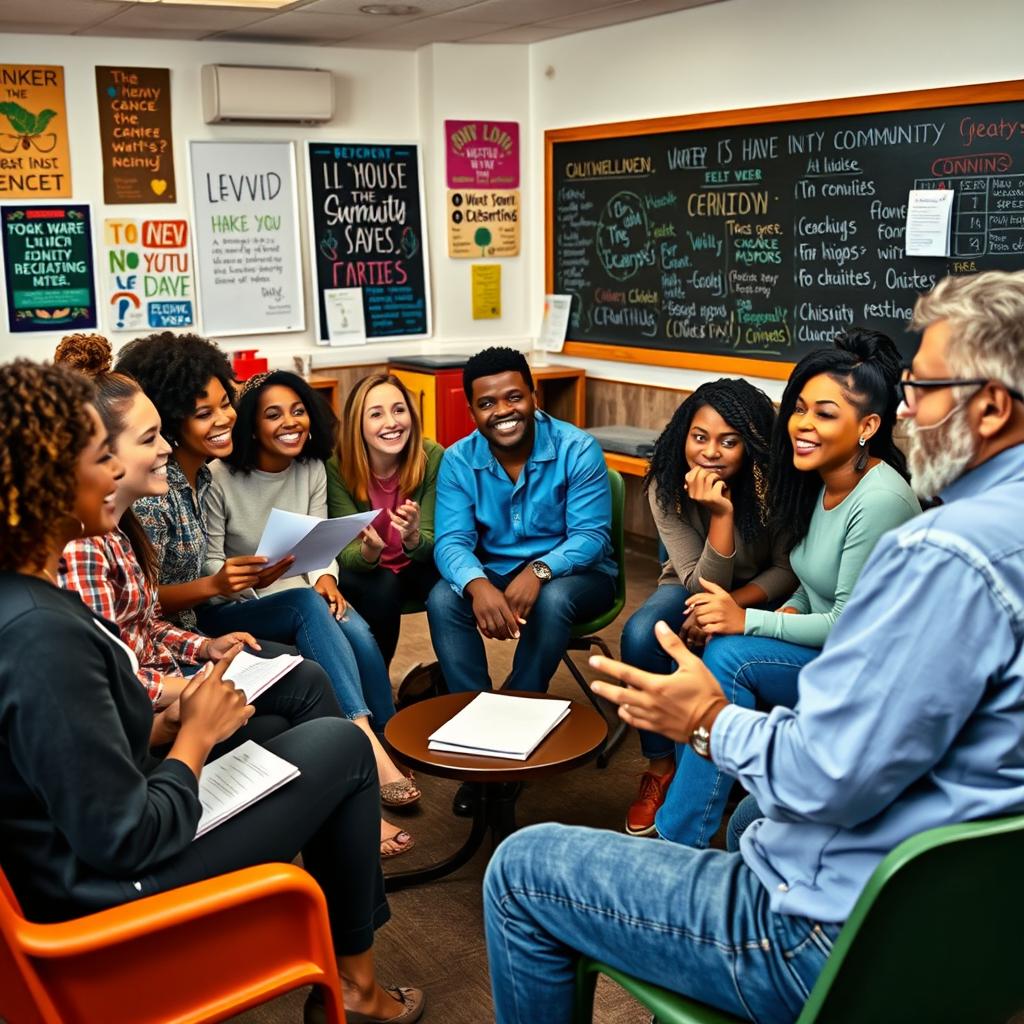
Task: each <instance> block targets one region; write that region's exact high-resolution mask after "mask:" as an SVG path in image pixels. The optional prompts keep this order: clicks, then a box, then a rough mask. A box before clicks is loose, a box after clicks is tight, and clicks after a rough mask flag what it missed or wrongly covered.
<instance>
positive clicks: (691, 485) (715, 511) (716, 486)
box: [683, 466, 732, 516]
mask: <svg viewBox="0 0 1024 1024" xmlns="http://www.w3.org/2000/svg"><path fill="white" fill-rule="evenodd" d="M683 486H684V487H685V489H686V493H687V496H688V497H689V498H690V500H691V501H695V502H697V504H698V505H703V506H704V508H706V509H707V510H708V511H709V512H710V513H711V514H712V515H713V516H714V515H718V516H722V515H732V498H731V496H730V494H729V485H728V484H727V483H726V482H725V481H724V480H723V479H722V478H721V476H719V475H718V473H715V472H713V471H712V470H710V469H703V468H702V467H701V466H694V467H693V469H691V470H690V472H689V473H687V474H686V476H685V477H683Z"/></svg>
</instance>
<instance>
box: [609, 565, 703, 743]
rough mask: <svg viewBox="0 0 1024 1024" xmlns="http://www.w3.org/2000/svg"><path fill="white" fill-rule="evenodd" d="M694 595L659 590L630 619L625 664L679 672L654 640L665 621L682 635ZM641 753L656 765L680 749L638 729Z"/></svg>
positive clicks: (624, 632) (674, 589)
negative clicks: (657, 626)
mask: <svg viewBox="0 0 1024 1024" xmlns="http://www.w3.org/2000/svg"><path fill="white" fill-rule="evenodd" d="M689 596H690V592H689V591H688V590H687V589H686V587H683V586H676V585H673V584H670V583H666V584H665V585H664V586H661V587H656V588H655V590H654V593H653V594H651V596H650V597H649V598H647V600H646V601H644V603H643V604H642V605H641V606H640V607H639V608H638V609H637V610H636V611H635V612H633V614H632V615H631V616H630V617H629V621H628V622H627V623H626V625H625V627H624V629H623V630H622V641H621V645H622V646H621V650H622V660H623V661H624V662H626V664H627V665H635V666H636V667H637V668H642V669H644V671H646V672H657V673H659V674H661V675H667V674H668V673H669V672H674V671H675V669H676V666H675V662H673V661H672V659H671V658H670V657H669V656H668V655H667V654H666V653H665V652H664V651H663V650H662V649H661V644H659V643H658V641H657V639H656V638H655V636H654V625H655V623H656V622H657V621H658V620H659V619H663V620H664V621H665V622H666V623H667V624H668V627H669V628H670V629H671V630H673V632H676V633H678V632H679V628H680V627H681V626H682V624H683V619H684V618H685V617H686V599H687V598H688V597H689ZM637 732H638V733H639V735H640V750H641V751H642V752H643V755H644V757H646V758H647V759H648V760H649V761H653V760H654V758H656V757H671V756H672V754H673V753H674V752H675V749H676V746H675V744H674V743H673V742H672V740H670V739H669V738H668V737H667V736H662V735H661V734H660V733H656V732H648V731H647V730H646V729H637Z"/></svg>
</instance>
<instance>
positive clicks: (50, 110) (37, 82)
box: [0, 64, 71, 199]
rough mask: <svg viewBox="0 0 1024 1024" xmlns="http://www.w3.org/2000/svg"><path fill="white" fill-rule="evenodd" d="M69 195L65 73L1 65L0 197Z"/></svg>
mask: <svg viewBox="0 0 1024 1024" xmlns="http://www.w3.org/2000/svg"><path fill="white" fill-rule="evenodd" d="M70 195H71V152H70V148H69V146H68V115H67V107H66V106H65V104H64V69H63V68H62V67H55V66H53V65H48V64H0V199H59V198H62V197H66V196H70Z"/></svg>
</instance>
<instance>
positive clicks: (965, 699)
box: [711, 445, 1024, 921]
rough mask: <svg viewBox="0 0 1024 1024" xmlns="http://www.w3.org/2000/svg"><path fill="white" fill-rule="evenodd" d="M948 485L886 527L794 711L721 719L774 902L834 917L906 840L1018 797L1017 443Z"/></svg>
mask: <svg viewBox="0 0 1024 1024" xmlns="http://www.w3.org/2000/svg"><path fill="white" fill-rule="evenodd" d="M942 499H943V505H942V506H940V507H938V508H935V509H931V510H930V511H928V512H925V513H923V514H922V515H920V516H918V517H916V518H915V519H911V520H910V521H909V522H907V523H906V524H904V525H903V526H901V527H898V528H897V529H895V530H892V531H891V532H889V533H887V534H886V535H885V536H884V537H883V538H882V539H881V540H880V541H879V542H878V545H877V547H876V548H875V550H874V552H873V554H872V555H871V558H870V559H869V560H868V563H867V565H866V566H865V567H864V570H863V572H862V573H861V576H860V578H859V579H858V581H857V584H856V586H855V587H854V590H853V594H852V596H851V598H850V601H849V603H848V604H847V605H846V608H845V609H844V611H843V614H842V615H841V616H840V617H839V620H838V622H837V623H836V625H835V627H834V628H833V630H832V632H831V633H830V634H829V638H828V640H827V641H826V643H825V647H824V649H823V650H822V653H821V655H820V656H819V657H818V658H816V659H815V660H814V661H812V662H811V663H810V664H808V665H807V666H806V667H805V668H804V669H803V670H802V671H801V673H800V684H799V686H800V696H799V701H798V703H797V705H796V707H795V708H793V709H792V710H791V709H789V708H782V707H778V708H775V709H773V710H772V711H771V712H770V713H768V714H764V713H763V712H757V711H750V710H747V709H745V708H740V707H736V706H735V705H730V706H729V707H728V708H726V709H725V710H724V711H723V712H722V713H721V714H720V715H719V717H718V719H717V720H716V722H715V724H714V727H713V729H712V734H711V748H712V755H713V757H714V759H715V762H716V763H717V764H718V765H719V767H721V768H722V769H723V770H724V771H727V772H729V773H730V774H732V775H735V776H736V778H738V779H739V780H740V781H741V782H742V783H743V785H744V786H745V787H746V788H747V790H748V791H749V792H750V793H752V794H753V795H754V796H755V797H756V798H757V802H758V804H759V805H760V806H761V809H762V811H763V812H764V814H765V817H764V818H763V819H761V820H760V821H758V822H756V823H755V824H754V825H752V826H751V827H750V828H749V829H748V830H747V831H746V832H745V833H744V835H743V839H742V841H741V844H740V850H741V853H742V856H743V859H744V860H745V861H746V863H747V864H748V865H749V866H750V868H751V869H752V870H753V871H754V872H755V873H756V874H757V876H758V878H760V880H761V881H762V882H763V883H764V885H765V886H766V887H767V888H768V889H769V891H770V893H771V901H770V903H771V908H772V910H774V911H777V912H779V913H783V914H800V915H804V916H806V917H809V918H812V919H813V920H818V921H843V920H845V919H846V917H847V916H848V915H849V913H850V911H851V910H852V908H853V905H854V903H855V902H856V899H857V897H858V896H859V895H860V892H861V889H862V888H863V887H864V885H865V883H866V882H867V880H868V877H869V875H870V874H871V872H872V871H873V870H874V869H875V867H876V866H877V864H878V862H879V861H880V860H881V859H882V858H883V857H884V856H885V854H886V853H888V852H889V851H890V850H891V849H892V848H893V847H894V846H896V845H897V844H898V843H899V842H901V841H902V840H903V839H906V838H907V837H908V836H911V835H914V834H915V833H917V832H921V831H923V830H925V829H928V828H933V827H935V826H938V825H948V824H952V823H955V822H962V821H969V820H973V819H977V818H987V817H994V816H1001V815H1009V814H1020V813H1021V812H1024V713H1022V710H1021V709H1022V708H1024V645H1022V639H1024V530H1022V528H1021V509H1024V445H1017V446H1016V447H1014V448H1010V449H1008V450H1006V451H1004V452H1001V453H1000V454H999V455H997V456H995V457H994V458H992V459H990V460H988V461H987V462H985V463H983V464H982V465H981V466H979V467H977V468H976V469H974V470H971V471H970V472H969V473H967V474H965V475H964V476H963V477H961V478H960V479H959V480H957V481H956V482H955V483H953V484H951V485H950V486H949V487H948V488H947V489H946V490H945V491H944V492H943V494H942Z"/></svg>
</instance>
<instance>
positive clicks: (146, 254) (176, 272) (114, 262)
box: [103, 218, 194, 331]
mask: <svg viewBox="0 0 1024 1024" xmlns="http://www.w3.org/2000/svg"><path fill="white" fill-rule="evenodd" d="M188 234H189V232H188V221H187V220H143V221H138V220H130V219H127V218H119V219H113V218H111V219H107V220H105V221H104V222H103V241H104V247H105V251H104V261H103V264H104V270H105V275H106V291H105V294H104V305H105V306H106V309H107V323H108V326H109V328H110V330H112V331H138V330H141V329H145V328H150V327H152V328H158V329H167V328H181V327H190V326H191V325H192V324H193V323H194V316H193V312H192V254H191V252H190V249H189V240H188Z"/></svg>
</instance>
